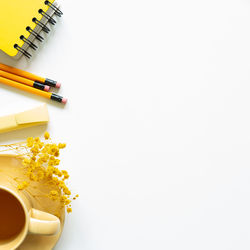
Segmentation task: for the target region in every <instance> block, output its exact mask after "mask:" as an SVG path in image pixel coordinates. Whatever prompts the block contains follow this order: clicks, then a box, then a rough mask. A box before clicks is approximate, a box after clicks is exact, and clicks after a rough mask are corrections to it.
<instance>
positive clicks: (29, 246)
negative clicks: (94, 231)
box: [0, 154, 65, 250]
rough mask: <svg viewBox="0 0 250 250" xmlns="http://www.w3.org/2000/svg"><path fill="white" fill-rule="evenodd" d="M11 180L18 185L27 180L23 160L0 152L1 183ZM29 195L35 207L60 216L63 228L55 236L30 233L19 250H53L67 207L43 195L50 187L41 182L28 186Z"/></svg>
mask: <svg viewBox="0 0 250 250" xmlns="http://www.w3.org/2000/svg"><path fill="white" fill-rule="evenodd" d="M3 178H4V180H5V181H6V179H7V180H8V181H9V183H12V184H13V185H17V183H18V182H17V180H26V178H27V177H26V176H25V175H24V173H23V169H22V160H21V159H19V158H17V157H16V156H14V155H1V154H0V185H1V179H3ZM23 192H26V194H27V196H28V197H29V199H30V200H31V202H32V204H33V208H35V209H38V210H41V211H44V212H47V213H51V214H54V215H56V216H58V217H59V219H60V221H61V230H60V232H59V233H58V234H57V235H53V236H41V235H33V234H29V235H28V236H27V237H26V238H25V240H24V242H23V243H22V245H21V246H20V247H19V248H18V250H51V249H53V247H55V245H56V243H57V241H58V240H59V238H60V236H61V233H62V230H63V226H64V220H65V209H64V208H62V207H61V204H60V203H59V202H55V201H52V200H50V199H49V198H47V197H46V196H44V195H42V194H44V192H46V193H47V192H48V189H47V190H46V188H44V186H43V185H42V184H40V183H36V184H35V186H34V185H33V186H32V187H29V188H27V191H23Z"/></svg>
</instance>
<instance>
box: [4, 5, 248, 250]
mask: <svg viewBox="0 0 250 250" xmlns="http://www.w3.org/2000/svg"><path fill="white" fill-rule="evenodd" d="M62 9H63V12H64V16H63V18H61V19H60V20H58V24H57V25H56V27H55V28H53V31H52V32H51V34H50V35H49V36H48V37H47V39H46V42H45V43H43V44H42V45H41V46H40V49H39V51H38V52H37V53H35V54H34V56H33V58H32V60H30V61H28V60H26V59H25V58H22V59H21V60H20V61H18V62H15V61H13V60H12V59H10V58H8V57H7V56H5V55H3V54H0V62H3V63H6V64H10V65H13V66H17V67H19V68H22V69H25V70H28V71H31V72H33V73H37V74H39V75H42V76H46V77H50V78H52V79H57V80H60V81H61V82H62V88H61V90H60V93H61V94H62V95H63V96H65V97H68V99H69V102H68V104H67V105H66V106H65V107H64V108H63V107H62V105H60V104H55V103H52V102H50V101H48V102H47V103H48V108H49V113H50V117H51V121H50V123H49V125H48V127H47V128H46V127H44V126H42V127H37V128H32V129H26V130H22V131H17V132H12V133H8V134H3V135H0V144H3V143H4V144H6V143H8V142H12V141H19V140H22V139H25V138H26V137H27V136H38V135H42V134H43V132H44V131H45V130H46V129H47V130H48V131H49V132H50V133H51V135H52V137H53V138H54V139H55V140H58V141H65V142H67V145H68V146H67V149H65V151H64V153H63V154H62V156H61V159H62V168H65V169H67V170H69V172H70V174H71V181H70V186H71V189H72V190H73V192H76V193H79V194H80V198H79V199H78V200H77V201H76V202H74V203H73V213H72V214H70V215H69V216H68V217H67V220H66V224H65V229H64V232H63V235H62V238H61V239H60V241H59V243H58V245H57V247H56V249H57V250H71V249H72V250H78V249H79V250H80V249H83V250H118V249H119V250H128V249H133V250H138V249H143V250H148V249H150V250H154V249H157V250H162V249H164V250H165V249H166V250H183V249H185V250H186V249H188V250H189V249H190V250H201V249H202V250H211V249H213V250H229V249H230V250H231V249H234V250H238V249H240V250H245V249H249V248H250V154H249V152H250V118H249V117H250V116H249V113H250V1H247V0H210V1H200V0H189V1H186V0H179V1H173V0H172V1H170V0H154V1H153V0H143V1H142V0H126V1H117V0H107V1H103V0H92V1H88V0H86V1H83V0H75V1H63V2H62ZM0 87H1V88H0V107H1V108H0V115H6V114H9V113H16V112H18V111H23V110H25V109H29V108H32V107H34V106H36V105H39V104H40V103H41V102H44V101H45V102H46V100H44V99H43V98H39V97H36V96H33V95H32V94H24V93H22V92H21V91H19V90H13V89H12V88H10V87H5V86H0Z"/></svg>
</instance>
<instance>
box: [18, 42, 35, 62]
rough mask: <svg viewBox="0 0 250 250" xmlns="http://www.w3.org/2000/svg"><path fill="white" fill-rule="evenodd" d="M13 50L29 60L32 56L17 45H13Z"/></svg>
mask: <svg viewBox="0 0 250 250" xmlns="http://www.w3.org/2000/svg"><path fill="white" fill-rule="evenodd" d="M14 48H15V49H17V50H18V51H20V52H21V53H22V54H23V55H24V56H26V57H27V58H29V59H30V58H31V57H32V55H31V54H30V53H29V52H28V51H26V50H24V49H22V48H21V47H20V46H19V45H18V44H15V45H14Z"/></svg>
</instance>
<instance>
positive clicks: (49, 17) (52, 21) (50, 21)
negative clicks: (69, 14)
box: [38, 9, 56, 25]
mask: <svg viewBox="0 0 250 250" xmlns="http://www.w3.org/2000/svg"><path fill="white" fill-rule="evenodd" d="M38 13H40V14H42V15H43V16H44V17H45V18H47V19H48V22H49V23H50V24H52V25H55V24H56V20H55V19H54V18H53V17H51V16H49V15H48V14H47V13H46V12H44V11H43V10H42V9H40V10H39V11H38Z"/></svg>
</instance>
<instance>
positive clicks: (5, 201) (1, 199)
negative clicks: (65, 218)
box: [0, 183, 60, 250]
mask: <svg viewBox="0 0 250 250" xmlns="http://www.w3.org/2000/svg"><path fill="white" fill-rule="evenodd" d="M59 229H60V220H59V219H58V218H57V217H56V216H54V215H52V214H48V213H45V212H42V211H39V210H36V209H34V208H32V204H31V201H30V200H29V198H28V196H26V195H25V191H24V192H23V191H22V192H21V191H18V190H17V189H16V188H15V187H13V186H11V185H8V184H7V183H6V185H3V186H1V185H0V249H1V250H10V249H16V248H17V247H18V246H20V244H21V243H22V242H23V241H24V239H25V237H26V236H27V234H28V233H31V234H40V235H55V234H57V233H58V231H59Z"/></svg>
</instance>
